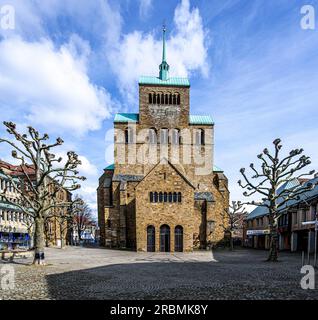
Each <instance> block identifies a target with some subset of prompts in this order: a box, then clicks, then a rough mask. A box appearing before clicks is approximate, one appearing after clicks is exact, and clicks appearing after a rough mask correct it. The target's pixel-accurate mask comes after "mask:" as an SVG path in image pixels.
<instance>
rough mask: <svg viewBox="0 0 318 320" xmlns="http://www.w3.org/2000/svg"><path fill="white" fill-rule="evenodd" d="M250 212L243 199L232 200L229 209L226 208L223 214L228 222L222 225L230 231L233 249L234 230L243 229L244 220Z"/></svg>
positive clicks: (225, 229) (224, 219)
mask: <svg viewBox="0 0 318 320" xmlns="http://www.w3.org/2000/svg"><path fill="white" fill-rule="evenodd" d="M247 215H248V212H246V211H245V208H244V204H243V203H242V202H241V201H232V204H231V205H230V206H229V209H225V210H224V212H223V214H222V216H223V221H226V224H224V225H222V226H223V228H224V231H228V232H229V233H230V234H231V236H230V247H231V250H233V248H234V245H233V232H235V231H243V222H244V220H245V218H246V217H247Z"/></svg>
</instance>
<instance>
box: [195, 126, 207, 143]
mask: <svg viewBox="0 0 318 320" xmlns="http://www.w3.org/2000/svg"><path fill="white" fill-rule="evenodd" d="M195 143H196V145H204V144H205V136H204V130H203V129H197V130H196V134H195Z"/></svg>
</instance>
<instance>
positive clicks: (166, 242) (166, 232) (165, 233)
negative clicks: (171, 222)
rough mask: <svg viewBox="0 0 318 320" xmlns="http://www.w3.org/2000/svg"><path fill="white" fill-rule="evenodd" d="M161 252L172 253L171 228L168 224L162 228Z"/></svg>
mask: <svg viewBox="0 0 318 320" xmlns="http://www.w3.org/2000/svg"><path fill="white" fill-rule="evenodd" d="M160 251H161V252H170V227H169V226H168V225H166V224H164V225H162V226H161V227H160Z"/></svg>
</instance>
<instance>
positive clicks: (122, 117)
mask: <svg viewBox="0 0 318 320" xmlns="http://www.w3.org/2000/svg"><path fill="white" fill-rule="evenodd" d="M138 121H139V114H138V113H117V114H116V115H115V119H114V123H126V122H138Z"/></svg>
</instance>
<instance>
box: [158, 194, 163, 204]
mask: <svg viewBox="0 0 318 320" xmlns="http://www.w3.org/2000/svg"><path fill="white" fill-rule="evenodd" d="M162 201H163V194H162V192H159V202H162Z"/></svg>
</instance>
